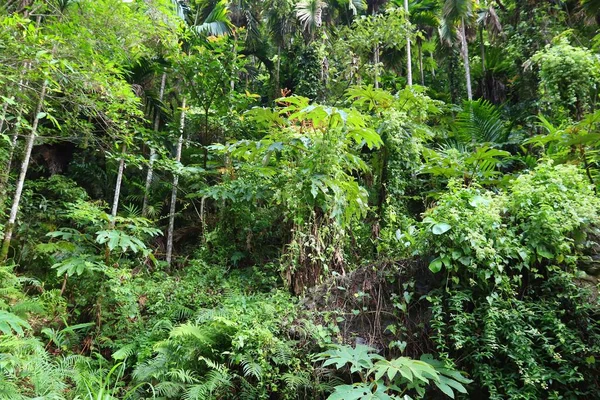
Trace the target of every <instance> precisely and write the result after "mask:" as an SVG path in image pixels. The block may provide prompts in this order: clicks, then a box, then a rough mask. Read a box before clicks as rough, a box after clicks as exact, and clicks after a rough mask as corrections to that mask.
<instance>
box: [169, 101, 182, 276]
mask: <svg viewBox="0 0 600 400" xmlns="http://www.w3.org/2000/svg"><path fill="white" fill-rule="evenodd" d="M184 128H185V98H184V99H183V102H182V103H181V118H180V120H179V140H178V141H177V151H176V153H175V161H177V162H178V163H179V162H181V150H182V148H183V131H184ZM178 185H179V174H178V173H175V174H174V175H173V189H172V191H171V208H170V210H169V228H168V230H167V255H166V261H167V265H169V266H171V259H172V257H173V230H174V229H175V206H176V203H177V186H178Z"/></svg>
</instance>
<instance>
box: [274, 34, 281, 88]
mask: <svg viewBox="0 0 600 400" xmlns="http://www.w3.org/2000/svg"><path fill="white" fill-rule="evenodd" d="M276 65H277V68H276V69H275V98H276V99H277V98H279V97H281V82H280V79H281V45H279V46H277V64H276Z"/></svg>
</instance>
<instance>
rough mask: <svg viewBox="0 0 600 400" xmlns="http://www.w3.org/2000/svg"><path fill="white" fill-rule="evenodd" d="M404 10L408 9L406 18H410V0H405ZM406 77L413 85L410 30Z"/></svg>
mask: <svg viewBox="0 0 600 400" xmlns="http://www.w3.org/2000/svg"><path fill="white" fill-rule="evenodd" d="M404 11H406V18H409V11H408V0H404ZM406 79H407V81H408V86H412V85H413V81H412V54H411V52H410V32H409V33H408V34H407V35H406Z"/></svg>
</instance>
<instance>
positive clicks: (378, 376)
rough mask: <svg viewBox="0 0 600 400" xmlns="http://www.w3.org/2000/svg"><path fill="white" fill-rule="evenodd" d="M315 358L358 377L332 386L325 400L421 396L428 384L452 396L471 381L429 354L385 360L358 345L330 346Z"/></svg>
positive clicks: (389, 399) (367, 347)
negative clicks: (351, 382) (343, 383)
mask: <svg viewBox="0 0 600 400" xmlns="http://www.w3.org/2000/svg"><path fill="white" fill-rule="evenodd" d="M315 361H317V362H318V361H323V366H328V365H335V367H336V369H338V370H343V369H345V368H346V367H347V368H348V369H349V371H350V373H351V374H357V375H359V376H360V382H358V383H355V384H353V385H338V386H336V387H335V391H334V392H333V393H332V394H331V395H330V396H329V397H328V398H327V399H328V400H342V399H353V400H368V399H381V400H392V399H404V400H411V399H412V397H411V396H410V395H409V393H416V394H417V395H418V396H419V398H422V397H423V396H424V395H425V392H426V388H427V387H428V386H429V385H430V384H431V383H433V384H434V385H435V386H436V387H437V388H438V389H439V390H440V391H442V392H443V393H444V394H445V395H446V396H448V397H450V398H452V399H453V398H454V397H455V391H457V392H459V393H466V392H467V390H466V389H465V387H464V386H463V384H468V383H470V382H471V380H469V379H467V378H465V377H464V376H463V375H461V374H460V373H459V372H457V371H454V370H452V369H449V368H447V367H446V366H444V364H443V363H442V362H440V361H437V360H434V359H433V358H432V357H431V355H428V354H426V355H423V356H422V357H421V360H413V359H411V358H408V357H400V358H395V359H393V360H386V359H385V358H383V357H382V356H380V355H378V354H377V351H376V350H375V349H373V348H371V347H369V346H365V345H360V344H357V345H356V347H354V348H352V347H350V346H346V345H335V346H332V348H331V349H330V350H328V351H325V352H322V353H320V354H318V355H317V356H316V358H315Z"/></svg>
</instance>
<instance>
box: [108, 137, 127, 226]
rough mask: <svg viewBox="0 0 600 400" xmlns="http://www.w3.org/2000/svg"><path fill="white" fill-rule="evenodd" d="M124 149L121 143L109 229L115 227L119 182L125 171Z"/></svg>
mask: <svg viewBox="0 0 600 400" xmlns="http://www.w3.org/2000/svg"><path fill="white" fill-rule="evenodd" d="M126 151H127V145H126V144H125V143H123V147H122V150H121V159H120V160H119V170H118V171H117V183H115V195H114V197H113V204H112V210H111V211H110V216H111V220H110V224H109V228H110V229H113V228H114V227H115V219H116V217H117V211H118V210H119V197H120V196H121V183H122V182H123V173H124V172H125V153H126Z"/></svg>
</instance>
